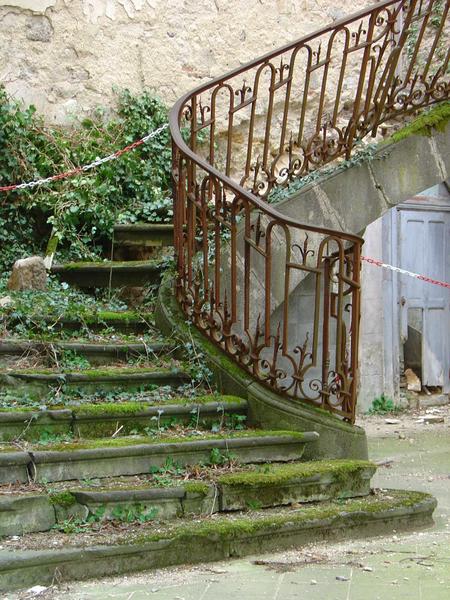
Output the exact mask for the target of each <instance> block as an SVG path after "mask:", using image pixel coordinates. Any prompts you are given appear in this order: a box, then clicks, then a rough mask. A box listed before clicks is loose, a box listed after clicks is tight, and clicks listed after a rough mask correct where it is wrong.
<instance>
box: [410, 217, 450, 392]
mask: <svg viewBox="0 0 450 600" xmlns="http://www.w3.org/2000/svg"><path fill="white" fill-rule="evenodd" d="M399 217H400V219H399V221H400V226H399V234H400V236H399V237H400V239H399V251H400V252H399V254H400V256H399V259H400V260H399V266H400V267H401V268H403V269H407V270H409V271H414V272H416V273H421V274H424V275H427V276H429V277H432V278H433V279H439V280H441V281H447V282H448V281H450V211H448V210H445V209H444V210H442V209H438V208H431V207H427V208H426V209H425V208H421V207H417V208H412V207H411V208H410V207H407V208H406V207H405V208H403V207H402V208H400V209H399ZM400 305H401V335H402V338H403V339H406V338H407V337H408V335H409V337H410V338H411V337H413V336H416V337H417V340H419V342H418V343H420V344H421V348H420V354H421V371H422V373H421V375H422V384H423V385H428V386H442V388H443V391H444V392H448V391H450V373H449V371H450V290H449V289H446V288H443V287H440V286H437V285H432V284H430V283H426V282H424V281H421V280H418V279H413V278H412V277H408V276H406V275H400ZM409 341H411V339H410V340H409Z"/></svg>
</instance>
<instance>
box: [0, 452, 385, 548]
mask: <svg viewBox="0 0 450 600" xmlns="http://www.w3.org/2000/svg"><path fill="white" fill-rule="evenodd" d="M375 470H376V465H374V464H373V463H370V462H367V461H342V460H341V461H327V462H322V461H317V462H310V463H289V464H287V465H286V464H281V465H280V464H273V463H272V464H264V465H261V466H258V467H254V466H250V469H249V467H248V466H246V467H239V466H237V467H235V466H234V467H233V472H232V473H231V474H229V475H219V476H217V471H216V470H215V469H213V468H210V469H209V470H208V469H207V468H204V469H202V477H203V478H202V479H200V480H195V479H189V480H187V481H186V480H185V477H186V473H184V472H181V473H177V472H174V470H173V467H172V463H170V464H169V466H168V467H167V469H162V470H161V473H165V474H166V475H165V480H164V487H161V486H160V485H159V486H158V480H157V479H156V480H153V479H148V477H147V476H141V477H140V478H136V477H135V478H131V477H130V478H123V477H120V478H119V479H113V480H107V481H106V483H103V484H102V483H100V482H98V481H97V482H96V483H92V484H91V485H90V486H89V487H87V486H86V484H84V485H83V484H75V483H74V484H73V485H70V484H69V485H68V484H67V483H64V484H59V488H60V489H59V491H58V488H57V487H55V486H58V484H53V488H52V491H51V492H50V493H42V494H37V493H36V491H32V492H30V493H26V492H25V491H24V490H23V489H22V490H21V492H19V493H14V492H12V491H11V489H10V488H9V487H8V489H7V492H6V493H4V494H2V489H1V487H0V536H1V535H23V534H24V533H33V532H37V531H48V530H49V529H51V528H52V527H53V526H54V525H55V524H56V523H64V522H67V521H68V520H70V519H79V520H84V521H87V520H88V519H91V520H95V521H96V522H97V521H104V520H117V521H121V520H124V519H126V521H127V522H128V523H131V522H133V521H139V520H141V521H142V520H146V518H147V517H149V516H150V515H151V516H152V517H153V518H157V519H158V520H167V519H174V518H177V517H181V516H186V515H195V516H202V515H211V514H213V513H215V512H227V511H230V510H233V511H236V510H249V509H250V510H257V509H258V510H259V509H261V508H266V507H271V508H273V507H276V506H285V505H295V504H298V503H311V502H317V501H324V500H326V501H328V500H334V499H348V498H354V497H358V496H367V495H368V494H369V493H370V478H371V476H372V475H373V474H374V472H375ZM145 477H147V478H145ZM160 477H161V475H160ZM167 482H168V483H167ZM246 483H247V484H248V485H246ZM62 486H64V487H62ZM52 511H53V513H52Z"/></svg>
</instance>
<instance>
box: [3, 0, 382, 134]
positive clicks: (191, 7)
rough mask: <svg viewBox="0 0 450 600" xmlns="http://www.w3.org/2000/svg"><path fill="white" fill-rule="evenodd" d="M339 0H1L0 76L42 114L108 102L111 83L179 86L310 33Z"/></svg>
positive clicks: (62, 117)
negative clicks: (250, 0) (251, 0)
mask: <svg viewBox="0 0 450 600" xmlns="http://www.w3.org/2000/svg"><path fill="white" fill-rule="evenodd" d="M372 3H373V2H372V0H360V2H358V6H357V7H356V6H354V5H349V3H348V2H347V1H346V0H334V1H331V0H258V1H256V0H255V1H253V2H249V1H248V0H227V1H225V0H201V1H200V2H199V1H198V0H0V83H3V84H4V85H5V86H6V89H7V90H8V91H9V92H10V93H11V94H12V95H13V96H15V97H19V98H21V99H23V100H24V101H25V103H27V104H29V103H33V104H35V105H36V107H37V109H38V110H39V111H40V112H42V113H44V115H45V116H46V117H47V119H48V120H49V121H54V122H58V123H67V122H70V118H71V116H72V115H86V114H89V113H90V112H91V111H92V110H93V109H94V108H96V107H97V106H106V107H108V106H112V105H113V104H114V92H113V86H117V87H118V88H124V87H128V88H130V89H131V90H132V91H133V92H139V91H142V90H143V89H149V90H151V91H153V92H154V93H155V94H156V95H158V96H159V97H161V98H162V99H163V100H164V101H165V102H166V103H167V104H168V105H170V104H171V103H173V102H174V101H175V100H176V99H177V98H178V97H179V96H180V95H181V94H182V93H184V92H187V91H188V90H190V89H192V88H193V87H195V86H197V85H199V84H201V83H204V82H207V81H208V80H210V79H211V78H212V77H215V76H218V75H220V74H222V73H225V72H227V71H228V70H230V69H232V68H234V67H237V66H239V65H241V64H244V63H245V62H247V61H249V60H251V59H253V58H256V57H257V56H259V55H261V54H263V53H265V52H268V51H270V50H272V49H275V48H277V47H280V46H281V45H283V44H285V43H287V42H289V41H292V40H295V39H296V38H298V37H301V36H302V35H305V34H306V33H309V32H311V31H315V30H317V29H318V28H320V27H321V26H323V25H326V24H328V23H331V22H333V21H335V20H337V19H339V18H341V17H343V16H344V15H346V14H348V13H351V12H354V11H355V10H356V9H357V8H358V9H361V8H364V7H365V6H369V5H370V4H372Z"/></svg>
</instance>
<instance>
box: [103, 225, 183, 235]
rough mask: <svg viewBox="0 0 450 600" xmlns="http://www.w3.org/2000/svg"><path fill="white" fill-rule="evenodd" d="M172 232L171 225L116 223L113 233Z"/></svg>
mask: <svg viewBox="0 0 450 600" xmlns="http://www.w3.org/2000/svg"><path fill="white" fill-rule="evenodd" d="M129 231H131V232H144V233H147V232H172V231H173V223H117V224H116V225H114V232H115V233H116V232H120V233H127V232H129Z"/></svg>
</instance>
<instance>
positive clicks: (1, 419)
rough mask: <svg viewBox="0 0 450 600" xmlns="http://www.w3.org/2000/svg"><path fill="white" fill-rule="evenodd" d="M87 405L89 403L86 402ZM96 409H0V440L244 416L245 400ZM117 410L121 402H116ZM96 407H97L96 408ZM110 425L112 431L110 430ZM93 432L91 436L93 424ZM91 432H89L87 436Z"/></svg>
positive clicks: (107, 433)
mask: <svg viewBox="0 0 450 600" xmlns="http://www.w3.org/2000/svg"><path fill="white" fill-rule="evenodd" d="M88 406H89V405H88ZM93 406H95V407H96V411H95V412H91V413H90V412H89V411H86V412H83V408H84V407H83V405H81V406H79V407H77V408H73V409H70V408H61V409H48V410H30V411H8V412H6V411H1V410H0V442H3V443H8V442H11V441H14V440H15V439H18V438H19V439H21V440H31V441H32V440H38V439H39V435H38V433H39V431H46V432H50V433H51V432H54V433H58V434H62V433H65V434H72V435H74V436H75V437H94V438H101V437H107V436H108V437H110V436H111V435H112V433H114V432H115V431H116V430H117V429H118V427H120V426H122V427H126V426H128V425H130V424H132V425H133V428H138V429H139V425H141V426H142V427H144V426H145V425H147V426H148V425H149V424H150V422H151V421H152V420H158V421H159V423H161V424H164V423H165V422H166V421H167V419H173V418H175V419H179V420H181V421H182V422H184V423H185V422H188V421H190V420H191V419H192V418H197V419H202V420H205V419H206V420H208V422H209V421H212V420H214V419H220V418H222V415H223V416H225V415H226V416H231V415H239V416H241V415H244V416H246V415H247V401H246V400H240V399H239V398H236V400H235V401H228V400H227V401H222V402H221V401H220V400H217V401H213V402H203V403H200V402H197V403H196V402H195V400H194V399H193V400H192V401H191V402H190V403H181V402H180V403H178V404H177V403H174V404H159V405H158V404H154V405H152V404H150V403H149V404H148V406H144V403H142V407H139V408H137V409H136V410H134V411H133V410H128V411H126V412H125V411H124V412H121V411H120V410H111V408H109V407H110V406H111V404H110V403H108V404H106V405H104V409H103V411H102V404H97V405H93ZM115 406H117V407H118V408H119V409H120V406H121V405H120V404H118V405H115ZM97 407H98V408H97ZM111 425H112V433H111V432H110V430H111ZM90 426H95V427H94V430H95V433H94V435H92V427H90ZM89 433H91V435H88V434H89Z"/></svg>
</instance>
